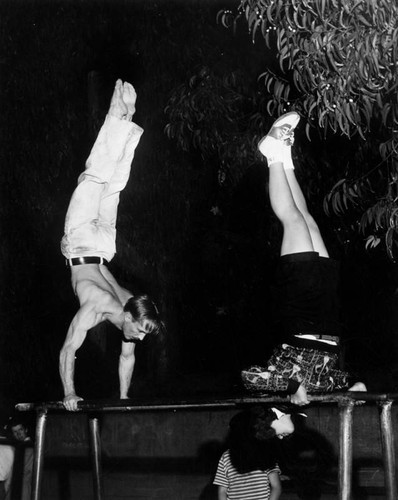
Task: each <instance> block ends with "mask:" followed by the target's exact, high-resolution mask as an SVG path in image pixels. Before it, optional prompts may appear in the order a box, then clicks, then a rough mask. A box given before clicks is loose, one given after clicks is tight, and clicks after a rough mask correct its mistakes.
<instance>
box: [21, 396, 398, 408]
mask: <svg viewBox="0 0 398 500" xmlns="http://www.w3.org/2000/svg"><path fill="white" fill-rule="evenodd" d="M308 400H309V401H310V403H324V404H336V403H337V404H339V403H347V402H349V401H354V402H358V401H365V402H367V403H371V402H373V403H377V402H383V401H398V393H386V394H384V393H382V394H373V393H369V392H350V391H348V392H342V393H331V394H322V395H319V396H316V395H309V396H308ZM289 403H290V400H289V398H288V397H286V396H284V397H282V396H261V395H260V396H246V395H245V396H235V397H229V398H226V397H203V398H189V399H171V398H153V399H150V400H149V399H148V400H144V399H142V398H140V399H118V400H95V401H94V400H83V401H79V402H78V404H77V406H78V410H77V411H81V412H90V411H95V412H104V413H109V412H133V411H139V410H154V411H155V410H178V409H191V408H198V409H205V408H218V407H226V408H233V407H235V406H244V405H255V404H264V405H272V404H289ZM16 409H17V410H19V411H37V410H46V411H65V412H66V410H65V408H64V405H63V403H62V401H50V402H33V403H18V404H17V405H16Z"/></svg>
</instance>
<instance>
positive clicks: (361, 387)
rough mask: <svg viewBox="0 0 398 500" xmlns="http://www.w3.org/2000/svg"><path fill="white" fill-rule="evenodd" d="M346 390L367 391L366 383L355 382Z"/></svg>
mask: <svg viewBox="0 0 398 500" xmlns="http://www.w3.org/2000/svg"><path fill="white" fill-rule="evenodd" d="M348 390H349V391H352V392H367V389H366V385H365V384H363V383H362V382H357V383H355V384H354V385H353V386H352V387H350V388H349V389H348Z"/></svg>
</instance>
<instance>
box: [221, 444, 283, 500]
mask: <svg viewBox="0 0 398 500" xmlns="http://www.w3.org/2000/svg"><path fill="white" fill-rule="evenodd" d="M271 472H278V474H280V469H279V467H278V465H277V464H275V467H273V468H272V469H268V470H254V471H250V472H246V473H244V474H240V473H239V472H238V471H237V470H236V469H235V467H234V466H233V465H232V462H231V456H230V454H229V450H227V451H226V452H224V453H223V455H222V456H221V458H220V461H219V462H218V467H217V472H216V475H215V478H214V481H213V484H216V485H217V486H224V487H225V488H227V498H228V500H268V499H269V497H270V495H271V488H270V484H269V479H268V474H270V473H271Z"/></svg>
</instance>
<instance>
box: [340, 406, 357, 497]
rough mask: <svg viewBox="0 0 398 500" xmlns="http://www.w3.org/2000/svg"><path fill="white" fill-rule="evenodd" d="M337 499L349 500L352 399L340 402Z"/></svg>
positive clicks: (350, 486)
mask: <svg viewBox="0 0 398 500" xmlns="http://www.w3.org/2000/svg"><path fill="white" fill-rule="evenodd" d="M339 406H340V435H339V438H340V449H339V495H338V498H339V500H351V489H352V411H353V408H354V401H352V400H350V401H342V402H341V403H340V404H339Z"/></svg>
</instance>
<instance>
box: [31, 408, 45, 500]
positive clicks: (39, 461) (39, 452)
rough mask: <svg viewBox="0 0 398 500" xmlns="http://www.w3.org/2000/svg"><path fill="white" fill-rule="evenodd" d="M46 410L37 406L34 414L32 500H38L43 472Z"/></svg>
mask: <svg viewBox="0 0 398 500" xmlns="http://www.w3.org/2000/svg"><path fill="white" fill-rule="evenodd" d="M46 424H47V410H45V409H43V408H39V409H38V411H37V416H36V442H35V450H34V456H33V475H32V493H31V499H32V500H40V488H41V479H42V472H43V456H44V440H45V436H46Z"/></svg>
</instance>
